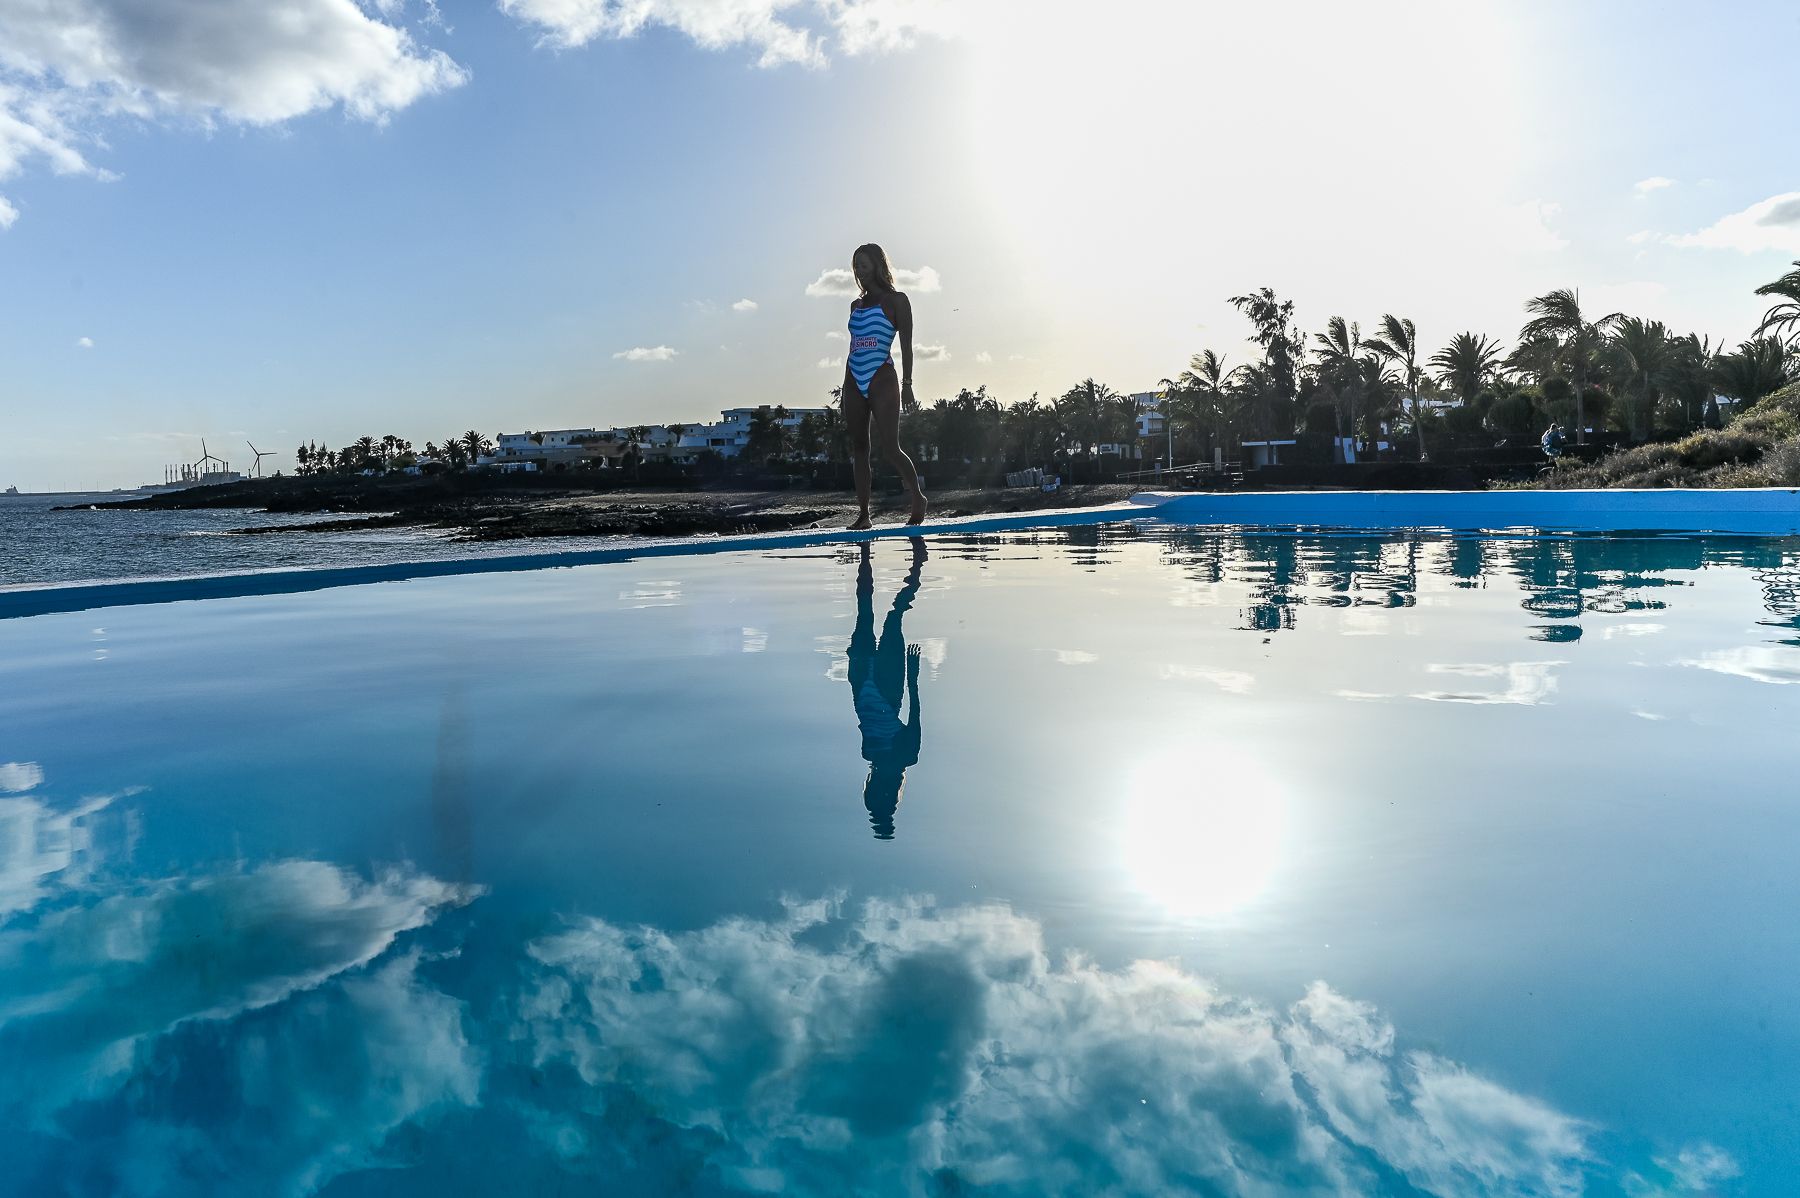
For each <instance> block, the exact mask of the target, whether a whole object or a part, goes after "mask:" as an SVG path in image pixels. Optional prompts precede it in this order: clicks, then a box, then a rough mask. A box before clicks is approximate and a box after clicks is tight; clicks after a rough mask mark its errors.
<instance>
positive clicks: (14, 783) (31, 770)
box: [0, 761, 44, 793]
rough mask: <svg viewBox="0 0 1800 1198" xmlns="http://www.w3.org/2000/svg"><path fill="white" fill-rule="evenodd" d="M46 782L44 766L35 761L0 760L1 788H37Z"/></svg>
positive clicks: (11, 789) (14, 789)
mask: <svg viewBox="0 0 1800 1198" xmlns="http://www.w3.org/2000/svg"><path fill="white" fill-rule="evenodd" d="M43 784H44V767H43V766H41V765H39V764H38V763H37V762H35V761H5V762H0V790H4V791H11V792H15V793H16V792H18V791H21V790H36V789H37V788H38V787H40V786H42V785H43Z"/></svg>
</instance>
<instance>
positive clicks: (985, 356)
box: [975, 349, 994, 366]
mask: <svg viewBox="0 0 1800 1198" xmlns="http://www.w3.org/2000/svg"><path fill="white" fill-rule="evenodd" d="M975 360H976V361H977V362H979V363H981V364H982V365H983V366H986V365H987V364H988V363H989V362H992V361H993V360H994V355H993V354H990V353H988V351H987V350H985V349H984V350H982V351H981V352H980V353H978V354H976V355H975Z"/></svg>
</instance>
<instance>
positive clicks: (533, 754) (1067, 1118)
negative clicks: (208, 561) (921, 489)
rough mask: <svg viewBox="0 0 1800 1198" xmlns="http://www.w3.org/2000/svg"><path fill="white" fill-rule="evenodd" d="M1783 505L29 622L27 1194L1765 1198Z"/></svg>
mask: <svg viewBox="0 0 1800 1198" xmlns="http://www.w3.org/2000/svg"><path fill="white" fill-rule="evenodd" d="M1795 683H1800V542H1796V541H1784V540H1758V539H1751V538H1728V539H1716V540H1704V539H1681V538H1636V539H1623V538H1600V537H1592V538H1576V539H1568V538H1563V539H1534V538H1526V537H1518V538H1507V539H1468V538H1464V539H1457V538H1450V537H1432V536H1399V535H1395V536H1341V537H1325V536H1319V537H1276V536H1243V535H1233V534H1227V533H1220V532H1215V531H1209V530H1202V529H1189V528H1182V527H1178V526H1171V525H1166V524H1160V523H1154V522H1140V523H1136V524H1124V525H1108V526H1095V527H1075V528H1064V529H1056V530H1040V531H1036V532H1029V531H1028V532H1014V533H1004V534H994V535H987V536H954V537H934V538H930V539H925V540H913V541H909V540H907V539H904V538H901V539H887V540H881V541H877V542H875V543H873V544H872V545H870V544H866V543H865V544H863V545H856V544H834V545H820V546H816V547H809V548H793V549H786V550H782V551H780V552H764V553H750V552H746V553H733V554H723V555H715V556H701V557H666V558H660V559H654V560H646V561H639V562H632V561H626V562H618V563H611V564H604V565H591V566H582V567H578V568H572V569H556V570H536V571H519V572H515V573H496V574H486V575H476V576H468V577H452V578H435V579H419V580H413V581H408V582H390V583H381V584H377V585H367V586H351V587H343V588H338V589H331V590H320V591H315V592H310V593H304V594H296V595H287V596H259V597H247V598H237V599H224V600H208V601H204V602H184V603H165V604H154V605H145V606H136V607H120V608H111V609H101V610H94V611H87V612H80V613H74V614H61V615H41V616H34V617H29V618H20V619H9V620H0V763H4V764H0V1061H4V1062H5V1066H4V1069H3V1070H0V1133H3V1135H4V1143H5V1144H6V1145H7V1151H6V1156H7V1166H6V1168H5V1169H4V1170H0V1193H6V1194H32V1195H36V1194H76V1195H88V1194H169V1193H180V1194H313V1193H322V1194H328V1195H362V1194H371V1195H372V1194H378V1193H379V1194H401V1195H410V1194H444V1193H470V1194H484V1195H486V1194H546V1193H589V1192H604V1193H611V1194H665V1193H694V1194H738V1193H792V1194H833V1195H837V1194H851V1193H867V1194H888V1193H892V1194H945V1195H948V1194H1009V1195H1010V1194H1017V1195H1027V1194H1071V1195H1074V1194H1096V1193H1116V1194H1168V1193H1180V1192H1192V1193H1202V1194H1258V1195H1262V1194H1290V1193H1291V1194H1338V1193H1343V1194H1388V1193H1392V1194H1413V1193H1429V1194H1444V1195H1463V1194H1495V1195H1500V1194H1519V1195H1527V1194H1529V1195H1538V1194H1544V1195H1565V1194H1569V1195H1572V1194H1579V1193H1595V1194H1625V1195H1676V1194H1696V1195H1698V1194H1742V1195H1759V1194H1782V1193H1787V1192H1789V1191H1790V1187H1791V1182H1790V1179H1791V1178H1792V1177H1793V1176H1794V1175H1795V1174H1796V1172H1800V1140H1797V1138H1796V1130H1795V1129H1796V1128H1797V1127H1800V1111H1796V1095H1800V1005H1797V1004H1796V1003H1795V1002H1794V995H1795V994H1796V992H1797V989H1800V924H1797V922H1796V920H1795V918H1794V914H1793V913H1794V911H1795V910H1796V906H1797V904H1800V871H1796V870H1795V868H1794V860H1793V846H1794V845H1795V843H1796V841H1797V836H1800V809H1797V808H1796V804H1795V801H1794V800H1795V787H1794V784H1793V779H1794V773H1795V769H1794V763H1795V760H1796V758H1795V751H1794V747H1793V729H1794V727H1795V717H1796V715H1800V687H1796V686H1795V685H1793V684H1795Z"/></svg>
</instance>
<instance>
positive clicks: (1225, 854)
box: [1123, 758, 1287, 918]
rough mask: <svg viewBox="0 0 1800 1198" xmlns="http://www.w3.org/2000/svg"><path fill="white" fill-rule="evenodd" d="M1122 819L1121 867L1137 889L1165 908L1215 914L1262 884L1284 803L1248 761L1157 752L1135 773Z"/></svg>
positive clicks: (1278, 843) (1276, 849) (1276, 856)
mask: <svg viewBox="0 0 1800 1198" xmlns="http://www.w3.org/2000/svg"><path fill="white" fill-rule="evenodd" d="M1123 827H1124V832H1123V847H1124V854H1123V857H1124V865H1125V869H1126V871H1127V872H1128V873H1129V874H1130V875H1131V880H1132V882H1133V884H1134V885H1135V886H1136V887H1137V888H1138V889H1139V890H1141V891H1142V892H1143V893H1144V894H1145V895H1146V896H1148V897H1149V898H1150V899H1152V900H1153V901H1155V902H1156V903H1158V904H1159V905H1160V906H1162V907H1163V908H1164V909H1165V910H1167V911H1168V912H1169V914H1171V915H1175V916H1180V917H1189V918H1191V917H1198V916H1216V915H1223V914H1226V913H1227V912H1230V911H1233V910H1236V909H1237V908H1239V907H1242V906H1243V905H1244V904H1246V903H1248V902H1250V901H1252V900H1253V899H1255V898H1257V897H1259V896H1260V895H1261V894H1263V892H1264V891H1266V890H1267V889H1268V887H1269V884H1270V882H1271V881H1272V880H1273V879H1274V876H1275V873H1276V870H1277V867H1278V866H1279V864H1280V861H1281V855H1282V847H1283V844H1284V842H1285V840H1286V835H1287V806H1286V802H1285V798H1284V796H1283V794H1282V792H1281V788H1280V787H1279V785H1277V784H1276V782H1275V780H1274V778H1273V777H1272V776H1271V775H1270V773H1269V772H1268V771H1267V770H1265V769H1263V768H1261V767H1260V766H1258V765H1256V764H1255V763H1253V762H1245V761H1236V760H1229V759H1221V758H1211V759H1198V760H1194V761H1174V760H1163V761H1157V762H1154V763H1152V764H1151V765H1149V766H1147V767H1146V768H1145V769H1143V770H1141V771H1139V772H1138V773H1137V774H1135V775H1134V776H1133V778H1132V780H1131V786H1130V791H1129V795H1128V798H1127V802H1126V809H1125V818H1124V825H1123Z"/></svg>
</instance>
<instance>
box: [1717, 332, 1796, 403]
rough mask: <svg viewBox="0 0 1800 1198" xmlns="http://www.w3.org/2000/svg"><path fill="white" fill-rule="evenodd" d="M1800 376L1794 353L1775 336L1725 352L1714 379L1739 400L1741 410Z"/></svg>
mask: <svg viewBox="0 0 1800 1198" xmlns="http://www.w3.org/2000/svg"><path fill="white" fill-rule="evenodd" d="M1797 377H1800V367H1796V364H1795V362H1794V358H1793V355H1792V354H1791V353H1790V352H1789V351H1788V348H1787V346H1785V345H1783V344H1782V343H1781V342H1780V341H1779V340H1778V339H1776V338H1774V337H1753V338H1751V339H1750V340H1748V341H1746V342H1744V343H1743V344H1742V345H1740V346H1738V347H1737V351H1736V352H1735V353H1729V354H1721V355H1720V356H1719V360H1718V363H1717V366H1716V372H1715V375H1714V381H1715V382H1717V384H1718V387H1719V390H1720V391H1721V392H1723V393H1724V394H1726V395H1729V396H1730V397H1731V398H1733V399H1735V400H1737V401H1738V407H1737V409H1736V410H1737V411H1740V412H1741V411H1743V410H1744V409H1745V408H1747V407H1750V406H1751V405H1753V404H1756V403H1758V402H1760V401H1762V400H1763V399H1766V398H1768V397H1769V396H1770V395H1772V394H1774V393H1775V392H1777V391H1779V390H1781V389H1782V388H1783V387H1785V386H1787V385H1788V384H1789V383H1791V382H1794V381H1795V379H1796V378H1797Z"/></svg>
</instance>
